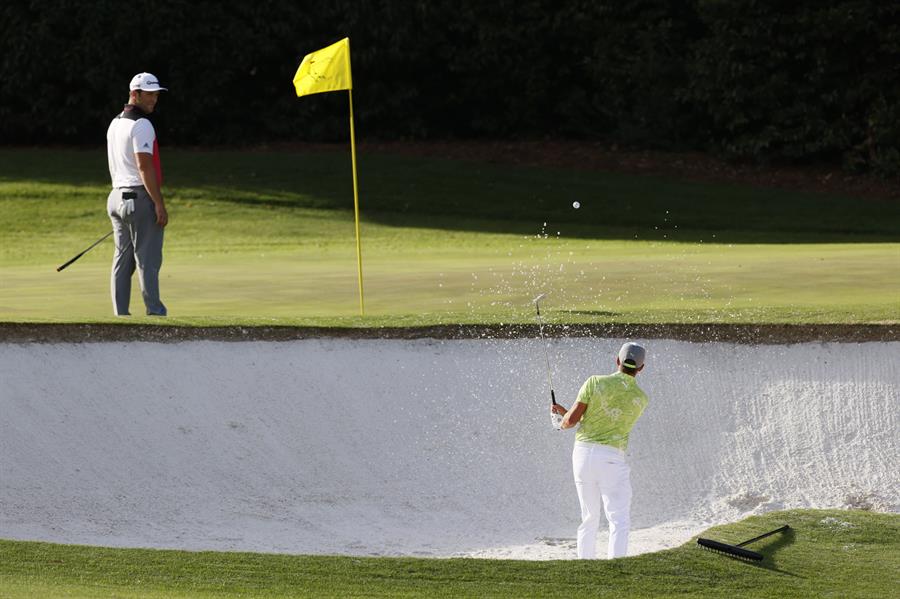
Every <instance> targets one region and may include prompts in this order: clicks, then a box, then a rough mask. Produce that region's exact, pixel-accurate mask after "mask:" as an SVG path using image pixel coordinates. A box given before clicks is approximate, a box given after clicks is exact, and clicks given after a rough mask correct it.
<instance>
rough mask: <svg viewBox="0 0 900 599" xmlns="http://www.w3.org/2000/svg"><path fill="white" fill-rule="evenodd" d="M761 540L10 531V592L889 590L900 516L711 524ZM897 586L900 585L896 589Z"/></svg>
mask: <svg viewBox="0 0 900 599" xmlns="http://www.w3.org/2000/svg"><path fill="white" fill-rule="evenodd" d="M782 524H789V525H790V526H791V528H792V530H791V531H789V532H788V533H786V534H778V535H775V536H773V537H769V538H766V539H763V540H761V541H758V542H756V543H754V544H753V545H752V548H753V549H754V550H755V551H759V552H760V553H762V554H763V555H764V556H765V559H764V560H763V561H762V562H759V563H748V562H743V561H739V560H735V559H731V558H728V557H725V556H722V555H719V554H716V553H713V552H710V551H706V550H704V549H700V548H699V547H698V546H697V545H696V542H695V541H691V542H689V543H686V544H685V545H682V546H681V547H677V548H675V549H670V550H666V551H660V552H657V553H648V554H644V555H640V556H635V557H630V558H624V559H618V560H613V561H606V560H598V561H574V560H573V561H565V562H560V561H547V562H528V561H514V560H485V559H415V558H374V557H339V556H290V555H271V554H251V553H215V552H186V551H168V550H167V551H161V550H146V549H109V548H99V547H83V546H67V545H55V544H49V543H34V542H24V541H0V597H2V598H4V599H19V598H30V597H36V596H40V597H48V598H50V597H85V598H87V597H149V598H152V597H209V598H213V597H222V598H225V597H246V598H254V597H513V598H519V597H559V596H567V597H616V598H618V597H642V598H658V597H675V596H677V597H710V598H713V597H715V598H719V597H742V598H744V597H747V598H749V597H759V598H766V599H769V598H774V597H797V598H801V597H802V598H807V597H841V598H855V597H859V598H871V597H889V596H891V595H892V594H893V593H894V591H896V585H897V582H898V581H897V572H898V569H900V516H898V515H897V514H879V513H871V512H864V511H845V510H791V511H784V512H771V513H768V514H764V515H760V516H753V517H750V518H748V519H746V520H743V521H741V522H738V523H734V524H729V525H725V526H717V527H715V528H712V529H710V530H708V531H706V532H704V533H703V534H702V535H700V536H703V537H707V538H713V539H716V540H720V541H723V542H726V543H732V544H734V543H738V542H741V541H743V540H746V539H749V538H751V537H754V536H757V535H758V534H760V533H762V532H766V531H769V530H773V529H775V528H778V527H779V526H781V525H782ZM891 589H894V591H892V590H891Z"/></svg>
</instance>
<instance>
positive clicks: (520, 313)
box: [0, 150, 900, 326]
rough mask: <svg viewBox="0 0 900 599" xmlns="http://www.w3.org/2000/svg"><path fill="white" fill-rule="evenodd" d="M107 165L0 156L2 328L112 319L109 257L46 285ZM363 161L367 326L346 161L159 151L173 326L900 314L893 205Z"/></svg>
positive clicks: (898, 219) (138, 308) (72, 156)
mask: <svg viewBox="0 0 900 599" xmlns="http://www.w3.org/2000/svg"><path fill="white" fill-rule="evenodd" d="M104 160H105V156H104V154H103V153H102V152H96V151H92V152H88V151H82V152H78V151H51V150H0V209H3V211H4V214H5V215H6V219H5V220H4V221H3V222H2V223H0V237H2V244H0V320H3V321H11V322H107V321H114V320H116V319H114V318H113V317H112V316H111V307H110V304H111V302H110V299H109V289H108V279H109V264H110V261H111V254H112V242H111V241H109V240H107V241H106V242H104V243H102V244H101V245H100V246H98V247H97V248H96V249H94V250H93V251H92V252H90V253H88V254H87V255H86V256H85V257H83V258H82V259H81V260H79V261H78V262H76V263H75V264H73V265H72V266H70V267H69V268H68V269H66V270H65V271H63V272H61V273H57V272H56V271H55V268H56V266H58V265H59V264H62V263H63V262H65V261H66V260H68V259H69V258H71V257H72V256H74V255H75V254H77V253H78V252H79V251H81V250H83V249H84V248H85V247H87V246H88V245H89V244H90V243H91V242H93V241H94V240H96V239H97V238H99V237H100V236H102V235H103V234H104V233H105V232H106V231H108V229H109V222H108V218H107V217H106V216H105V211H104V206H105V198H106V194H107V193H108V189H107V183H106V175H105V162H104ZM360 163H361V166H360V168H361V173H360V176H361V181H362V183H361V185H362V198H361V201H362V215H363V222H362V254H363V277H364V291H365V306H366V315H365V318H360V316H359V290H358V285H357V264H356V247H355V239H354V226H353V213H352V210H351V207H352V197H353V196H352V188H351V187H350V184H349V164H348V160H347V156H346V155H345V154H344V153H342V152H334V151H317V152H308V153H284V152H282V153H265V152H245V153H237V152H231V153H224V152H218V153H217V152H186V151H173V152H170V153H168V154H167V155H166V164H167V195H168V198H169V209H170V214H171V225H170V226H169V228H167V229H166V245H165V259H164V265H163V269H162V272H161V281H160V284H161V289H162V294H163V299H164V301H165V302H166V303H167V305H168V307H169V312H170V318H168V319H166V320H165V323H166V324H186V325H208V324H220V325H229V324H235V325H253V324H278V325H331V326H405V325H418V326H421V325H429V324H451V323H457V322H458V323H473V324H476V323H484V324H499V323H520V322H530V321H531V320H532V319H533V313H532V311H533V310H532V307H531V306H530V304H529V300H530V299H531V298H532V297H534V296H535V295H537V294H538V293H549V297H548V299H547V301H546V304H545V305H546V309H547V317H548V320H549V321H550V322H557V323H606V322H610V323H842V324H853V323H867V324H871V323H896V322H898V320H900V316H898V314H900V243H898V242H897V240H898V239H900V233H898V231H900V225H898V224H897V223H900V209H898V207H897V206H896V203H891V202H887V201H882V202H880V203H878V206H877V208H878V210H877V211H876V210H874V209H860V203H865V202H866V201H865V200H859V199H852V198H841V197H835V196H826V195H813V194H799V193H791V192H785V191H773V190H759V189H747V188H740V187H734V186H731V187H729V186H723V185H708V184H696V183H683V182H673V181H666V180H661V179H657V178H652V177H636V176H626V175H618V174H606V173H592V172H580V171H563V170H559V169H533V168H531V169H524V168H515V167H508V166H502V165H477V164H472V163H468V162H464V161H445V160H436V159H424V158H409V157H399V156H378V155H372V156H366V155H363V156H361V160H360ZM50 165H52V166H53V167H54V168H53V169H50V168H48V167H49V166H50ZM168 173H172V174H171V176H170V175H169V174H168ZM573 198H576V199H579V200H580V202H581V205H582V208H581V209H580V210H574V209H573V208H572V207H571V202H572V199H573ZM873 202H874V201H873ZM622 207H631V208H632V210H623V209H622ZM635 207H640V208H639V209H635ZM892 218H894V219H895V220H893V221H891V219H892ZM142 308H143V306H142V303H141V300H140V292H139V289H138V285H137V281H136V280H135V283H134V289H133V294H132V312H133V313H134V314H135V316H134V317H133V318H132V319H131V320H130V321H131V322H147V321H148V319H147V318H146V317H142V316H139V314H140V313H141V312H142ZM154 322H158V321H154Z"/></svg>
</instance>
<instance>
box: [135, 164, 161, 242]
mask: <svg viewBox="0 0 900 599" xmlns="http://www.w3.org/2000/svg"><path fill="white" fill-rule="evenodd" d="M134 156H135V158H137V166H138V171H139V172H140V173H141V181H143V183H144V189H146V190H147V193H149V194H150V199H152V200H153V205H154V207H155V208H156V224H158V225H159V226H160V227H165V226H166V225H167V224H168V223H169V213H168V212H166V203H165V202H164V201H163V196H162V190H161V189H160V188H159V181H157V180H156V168H154V166H153V154H147V153H146V152H137V153H136V154H135V155H134Z"/></svg>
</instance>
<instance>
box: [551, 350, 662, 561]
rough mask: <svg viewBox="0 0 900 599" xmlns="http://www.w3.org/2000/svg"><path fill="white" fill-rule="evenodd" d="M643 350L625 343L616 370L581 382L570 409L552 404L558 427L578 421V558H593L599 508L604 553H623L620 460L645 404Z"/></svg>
mask: <svg viewBox="0 0 900 599" xmlns="http://www.w3.org/2000/svg"><path fill="white" fill-rule="evenodd" d="M646 354H647V352H646V350H645V349H644V348H643V347H641V346H640V345H638V344H636V343H626V344H625V345H623V346H622V349H620V350H619V355H618V356H617V357H616V366H617V367H618V371H617V372H615V373H614V374H609V375H605V376H592V377H590V378H589V379H588V380H587V381H585V383H584V385H582V386H581V391H579V392H578V400H577V403H576V404H575V406H574V407H573V408H572V409H571V410H566V409H565V408H564V407H562V406H560V405H554V406H553V408H552V409H553V411H554V412H556V413H557V414H563V415H564V418H563V422H562V428H572V427H573V426H575V425H576V424H579V423H580V424H581V426H579V427H578V431H577V432H576V433H575V448H574V449H573V451H572V470H573V472H574V474H575V489H576V490H577V491H578V501H579V503H581V526H579V527H578V557H579V558H580V559H593V558H595V557H596V553H597V552H596V545H597V530H598V528H599V527H600V516H601V515H602V514H603V512H604V511H605V512H606V519H607V521H608V522H609V548H608V550H607V557H608V558H609V559H612V558H615V557H624V556H625V555H626V554H627V553H628V532H629V530H630V528H631V469H630V468H629V467H628V464H627V463H626V462H625V449H626V447H627V446H628V434H629V433H630V432H631V428H632V427H633V426H634V423H635V422H637V419H638V418H640V416H641V414H642V413H643V411H644V408H646V407H647V402H648V399H647V395H646V394H645V393H644V392H643V391H641V389H640V388H639V387H638V386H637V383H636V382H635V377H636V376H637V374H638V373H639V372H640V371H641V370H643V368H644V358H645V356H646Z"/></svg>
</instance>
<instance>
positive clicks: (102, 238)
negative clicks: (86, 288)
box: [56, 231, 113, 272]
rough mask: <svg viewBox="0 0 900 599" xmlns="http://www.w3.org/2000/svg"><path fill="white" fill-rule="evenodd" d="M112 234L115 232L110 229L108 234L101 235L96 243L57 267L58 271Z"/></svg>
mask: <svg viewBox="0 0 900 599" xmlns="http://www.w3.org/2000/svg"><path fill="white" fill-rule="evenodd" d="M112 234H113V232H112V231H110V232H109V233H107V234H106V235H104V236H103V237H101V238H100V239H98V240H97V241H95V242H94V243H92V244H91V245H90V246H88V248H87V249H86V250H84V251H83V252H81V253H80V254H78V255H77V256H75V257H74V258H72V259H71V260H69V261H68V262H66V263H65V264H63V265H62V266H59V267H58V268H57V269H56V272H59V271H61V270H62V269H64V268H66V267H67V266H68V265H70V264H72V263H73V262H75V261H76V260H78V259H79V258H81V257H82V256H84V255H85V254H87V253H88V252H89V251H91V250H92V249H93V248H94V246H96V245H97V244H98V243H100V242H101V241H103V240H104V239H106V238H107V237H109V236H110V235H112Z"/></svg>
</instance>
